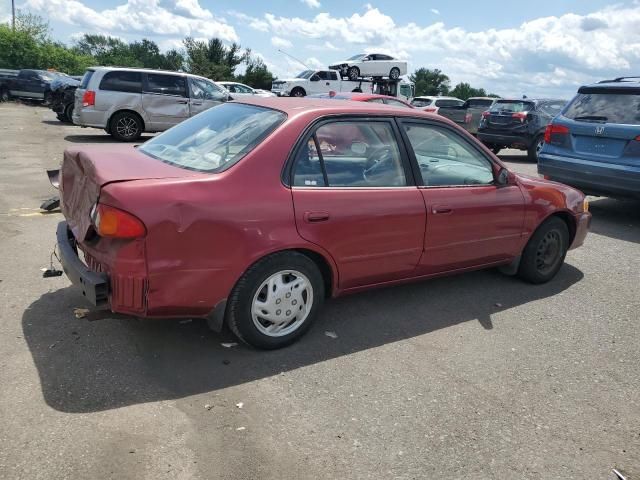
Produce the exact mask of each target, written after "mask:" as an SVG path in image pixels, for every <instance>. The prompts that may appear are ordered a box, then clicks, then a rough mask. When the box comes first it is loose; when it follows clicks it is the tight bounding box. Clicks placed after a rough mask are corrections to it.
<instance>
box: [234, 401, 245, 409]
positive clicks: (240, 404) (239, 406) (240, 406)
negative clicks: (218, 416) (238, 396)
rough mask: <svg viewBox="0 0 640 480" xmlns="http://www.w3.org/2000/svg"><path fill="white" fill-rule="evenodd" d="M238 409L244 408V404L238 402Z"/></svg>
mask: <svg viewBox="0 0 640 480" xmlns="http://www.w3.org/2000/svg"><path fill="white" fill-rule="evenodd" d="M236 407H238V408H242V407H244V403H243V402H238V403H236Z"/></svg>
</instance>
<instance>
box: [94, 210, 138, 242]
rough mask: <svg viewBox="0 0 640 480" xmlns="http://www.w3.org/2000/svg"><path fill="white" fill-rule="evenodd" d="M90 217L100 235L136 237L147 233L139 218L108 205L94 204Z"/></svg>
mask: <svg viewBox="0 0 640 480" xmlns="http://www.w3.org/2000/svg"><path fill="white" fill-rule="evenodd" d="M91 219H92V220H93V225H94V226H95V228H96V232H98V235H100V236H101V237H111V238H138V237H144V236H145V234H146V233H147V229H146V228H145V226H144V223H142V222H141V221H140V219H139V218H137V217H135V216H134V215H132V214H130V213H128V212H125V211H124V210H120V209H119V208H115V207H111V206H109V205H103V204H101V203H98V204H96V205H95V206H94V207H93V211H92V213H91Z"/></svg>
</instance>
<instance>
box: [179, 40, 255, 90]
mask: <svg viewBox="0 0 640 480" xmlns="http://www.w3.org/2000/svg"><path fill="white" fill-rule="evenodd" d="M183 43H184V48H185V51H186V59H185V60H186V66H187V69H188V70H189V72H190V73H194V74H196V75H201V76H203V77H207V78H211V79H213V80H234V79H235V70H236V67H237V66H238V65H240V64H241V63H242V62H244V61H246V59H247V58H248V57H249V51H248V50H245V51H244V52H243V51H242V48H241V47H240V45H238V44H237V43H232V44H231V45H229V46H226V45H225V44H224V43H222V41H221V40H220V39H218V38H212V39H210V40H209V41H201V40H195V39H193V38H191V37H187V38H185V39H184V42H183Z"/></svg>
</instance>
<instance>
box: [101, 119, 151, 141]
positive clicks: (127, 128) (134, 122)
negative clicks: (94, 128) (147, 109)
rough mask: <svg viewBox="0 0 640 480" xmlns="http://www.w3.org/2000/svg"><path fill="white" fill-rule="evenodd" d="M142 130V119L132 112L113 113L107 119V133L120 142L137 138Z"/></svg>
mask: <svg viewBox="0 0 640 480" xmlns="http://www.w3.org/2000/svg"><path fill="white" fill-rule="evenodd" d="M142 130H143V125H142V120H141V119H140V117H139V116H138V115H137V114H136V113H133V112H118V113H115V114H114V115H113V116H112V117H111V120H110V121H109V133H110V134H111V136H112V137H113V138H115V139H116V140H120V141H121V142H133V141H135V140H137V139H138V138H140V135H142Z"/></svg>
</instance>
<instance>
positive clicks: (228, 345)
mask: <svg viewBox="0 0 640 480" xmlns="http://www.w3.org/2000/svg"><path fill="white" fill-rule="evenodd" d="M220 345H222V346H223V347H224V348H231V347H237V346H238V344H237V343H236V342H228V343H221V344H220Z"/></svg>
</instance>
